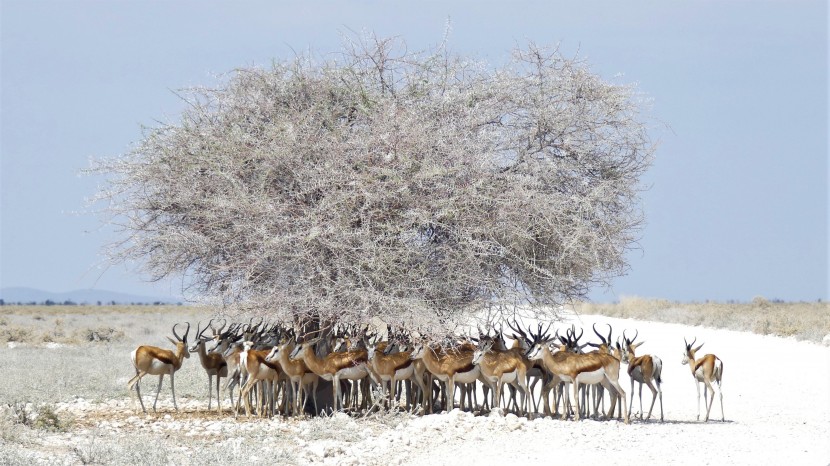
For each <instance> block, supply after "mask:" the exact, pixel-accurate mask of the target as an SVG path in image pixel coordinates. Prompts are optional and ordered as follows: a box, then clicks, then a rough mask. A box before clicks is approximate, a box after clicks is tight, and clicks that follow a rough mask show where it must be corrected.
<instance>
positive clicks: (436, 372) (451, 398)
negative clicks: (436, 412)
mask: <svg viewBox="0 0 830 466" xmlns="http://www.w3.org/2000/svg"><path fill="white" fill-rule="evenodd" d="M474 351H475V348H474V347H473V346H472V345H466V344H463V345H458V346H456V347H454V348H448V349H446V350H445V351H441V350H440V349H434V348H432V347H431V346H429V345H428V344H424V343H418V344H416V345H415V347H414V349H413V350H412V354H411V355H410V356H409V357H410V358H411V359H413V360H422V361H423V362H424V367H426V369H427V371H428V372H430V373H431V374H432V375H433V376H434V377H435V378H436V379H438V380H440V381H441V382H444V384H445V386H446V389H445V390H444V394H445V396H446V402H447V404H446V407H447V408H446V409H447V411H450V410H452V409H453V408H454V407H455V385H456V384H466V383H475V382H476V381H477V380H479V379H480V378H481V369H480V368H479V367H478V366H476V365H475V364H473V353H474ZM464 399H465V396H464V393H462V394H461V409H462V410H463V409H464ZM472 409H473V407H470V410H472Z"/></svg>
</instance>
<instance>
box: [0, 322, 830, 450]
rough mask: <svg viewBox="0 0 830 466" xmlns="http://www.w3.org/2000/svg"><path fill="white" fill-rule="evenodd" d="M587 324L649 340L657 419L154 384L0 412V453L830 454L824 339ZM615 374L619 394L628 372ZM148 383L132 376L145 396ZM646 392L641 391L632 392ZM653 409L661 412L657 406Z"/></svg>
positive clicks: (829, 358)
mask: <svg viewBox="0 0 830 466" xmlns="http://www.w3.org/2000/svg"><path fill="white" fill-rule="evenodd" d="M594 322H599V323H600V324H602V323H605V322H607V323H610V324H612V325H613V327H614V328H615V334H616V332H621V330H622V329H624V328H627V329H632V330H633V329H634V328H636V329H638V330H639V333H640V339H641V340H643V341H646V343H645V344H644V345H643V346H642V347H641V351H642V352H648V353H652V354H657V355H659V356H660V357H661V358H662V360H663V364H664V370H663V380H664V384H663V390H664V399H663V403H664V409H665V418H666V422H664V423H660V422H659V421H655V420H654V419H652V421H650V422H643V421H640V420H638V419H633V420H632V424H631V425H625V424H623V423H622V422H619V421H616V420H612V421H596V420H583V421H580V422H574V421H561V420H558V419H550V418H538V419H534V420H527V419H524V418H520V417H516V416H513V415H511V414H508V415H506V416H503V415H499V414H496V415H490V416H473V415H472V414H468V413H462V412H459V411H457V410H455V411H453V412H450V413H446V414H441V415H432V416H425V417H416V416H410V415H408V414H405V413H404V414H396V415H390V414H384V415H376V416H372V417H370V418H352V417H349V416H346V415H343V414H340V415H335V416H333V417H321V418H315V419H303V420H296V419H289V420H286V419H282V418H275V419H270V420H258V419H254V420H246V419H244V417H240V418H239V419H234V418H233V417H232V416H231V415H229V414H224V415H221V416H219V415H217V414H215V413H206V412H205V408H206V403H205V401H204V399H202V398H197V397H194V396H189V395H186V394H183V395H180V396H179V397H178V402H179V407H180V408H181V409H182V411H181V412H179V413H176V412H175V411H173V409H172V402H171V400H170V398H169V386H168V385H167V384H165V386H164V388H163V390H162V397H161V398H160V400H159V404H160V412H159V413H158V414H150V415H143V414H140V412H139V411H138V410H136V409H135V406H134V403H135V402H134V401H133V400H131V399H130V398H129V397H127V395H126V392H124V395H123V396H121V397H116V398H111V399H105V400H99V401H89V400H85V399H75V400H72V401H65V402H60V403H55V404H54V406H55V410H56V411H57V412H58V414H59V416H61V418H64V419H68V420H69V421H68V422H67V424H68V425H69V427H68V430H67V431H66V432H51V431H48V430H44V429H35V428H27V427H23V426H20V425H10V424H2V425H0V427H2V428H3V429H4V431H3V432H2V435H0V447H1V448H0V464H23V463H27V464H83V463H96V462H97V463H99V464H206V463H229V462H238V463H240V464H311V463H323V464H379V465H380V464H425V465H426V464H477V465H481V464H504V463H505V462H510V463H511V464H512V463H514V462H515V461H517V460H519V461H523V462H525V464H540V463H542V462H544V463H550V462H554V461H555V462H563V463H568V462H572V461H578V463H579V464H586V463H587V464H590V463H598V462H603V463H607V462H611V464H658V463H659V464H667V463H668V464H695V465H701V464H794V465H795V464H798V465H810V464H815V465H822V466H823V465H826V464H828V463H830V445H829V444H828V442H827V439H828V438H830V348H828V347H824V346H821V345H818V344H814V343H807V342H802V341H796V340H794V339H784V338H778V337H770V336H761V335H755V334H750V333H742V332H734V331H727V330H716V329H708V328H701V327H688V326H682V325H674V324H663V323H654V322H644V321H634V320H622V319H612V318H606V317H599V316H581V318H577V319H576V324H577V325H581V326H583V327H585V328H586V329H587V330H586V338H587V337H588V334H592V332H591V331H590V326H591V324H592V323H594ZM630 332H631V330H629V335H630ZM592 336H593V335H592ZM695 336H696V337H697V338H698V343H700V342H705V345H704V346H703V348H702V350H701V353H706V352H707V351H708V352H714V353H716V354H717V355H718V356H719V357H720V358H721V359H722V360H723V361H724V381H723V393H724V411H725V414H726V420H727V421H726V422H721V421H720V405H719V403H718V401H717V399H716V400H715V402H714V406H713V408H712V416H711V417H712V418H713V419H716V421H712V420H710V422H708V423H703V422H699V421H697V420H696V419H695V417H696V390H695V384H694V382H693V379H692V376H691V374H690V371H689V368H688V366H683V365H681V364H680V360H681V356H682V354H681V352H682V349H683V337H687V338H689V340H690V341H691V339H692V338H694V337H695ZM3 351H15V350H3ZM2 356H3V353H2V352H0V357H2ZM0 364H2V359H0ZM186 364H195V365H198V360H194V359H192V358H191V360H190V361H187V362H186ZM624 367H625V366H623V369H624ZM623 372H624V370H623ZM621 381H622V386H623V388H624V389H625V391H626V392H627V395H628V396H629V397H630V396H631V394H632V393H631V389H630V388H631V387H630V385H629V382H628V378H627V375H625V374H623V375H622V376H621ZM154 385H155V382H154V381H150V382H145V383H144V384H143V393H144V395H145V404H147V406H148V407H149V406H150V404H152V398H151V395H152V394H153V393H154V392H155V389H154V388H155V387H154ZM178 393H179V390H177V394H178ZM650 400H651V395H650V393H649V392H648V389H646V390H645V393H644V394H643V401H644V402H645V403H649V402H650ZM148 403H149V404H148ZM136 406H137V404H136ZM654 409H655V416H656V417H657V418H658V419H659V404H658V405H656V406H655V408H654ZM634 411H635V412H638V411H639V409H638V402H637V400H635V402H634Z"/></svg>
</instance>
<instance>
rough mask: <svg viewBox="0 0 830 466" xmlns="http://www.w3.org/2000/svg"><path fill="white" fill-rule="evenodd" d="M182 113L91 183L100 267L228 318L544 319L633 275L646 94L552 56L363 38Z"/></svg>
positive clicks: (430, 322)
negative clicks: (487, 57) (164, 286)
mask: <svg viewBox="0 0 830 466" xmlns="http://www.w3.org/2000/svg"><path fill="white" fill-rule="evenodd" d="M184 98H185V100H186V102H187V104H188V106H187V108H186V109H185V110H184V111H183V113H182V115H181V121H179V122H177V123H171V124H165V125H162V126H160V127H156V128H152V129H149V130H148V131H147V132H146V133H145V135H144V138H143V140H142V141H140V143H139V144H137V146H136V148H135V149H134V150H133V151H132V152H130V153H128V154H126V155H123V156H121V157H118V158H112V159H105V160H101V161H98V162H97V165H96V166H95V167H94V168H93V171H97V172H102V173H105V174H107V175H108V180H109V181H108V184H107V185H106V187H105V188H104V189H103V190H102V191H101V192H100V193H99V197H98V199H99V200H103V201H105V202H106V203H107V204H106V207H105V209H104V211H105V212H106V213H107V214H108V221H109V222H111V223H114V224H116V225H119V226H121V227H123V230H122V231H123V233H124V236H123V237H122V238H121V241H119V242H118V243H117V244H114V245H112V248H111V249H110V251H109V253H110V257H111V258H112V259H113V260H115V261H132V260H138V261H140V262H141V263H143V264H145V265H146V271H147V272H149V273H150V274H151V275H152V277H154V278H155V279H161V278H164V277H168V276H171V275H179V274H181V275H183V276H184V277H185V281H186V284H187V289H188V292H189V293H191V294H194V295H196V296H199V297H202V298H204V297H207V298H213V299H217V300H220V301H221V302H222V303H223V304H224V305H225V306H226V307H227V308H228V309H245V310H248V311H253V312H259V313H262V314H266V315H269V316H272V317H279V318H292V317H293V318H295V319H296V318H308V317H311V318H315V319H320V320H323V321H335V322H349V323H363V322H367V321H368V320H369V319H370V318H371V317H373V316H378V317H380V318H382V319H383V320H385V321H386V322H389V323H393V324H400V325H404V326H407V327H409V328H419V329H421V330H422V331H430V332H436V333H438V332H443V331H447V330H451V329H452V328H453V327H454V326H455V325H457V324H458V323H459V322H460V321H463V320H464V319H466V318H467V317H469V316H470V315H472V314H474V313H476V312H478V311H480V310H481V309H484V308H489V309H491V310H493V309H495V310H497V311H496V312H494V313H490V318H491V319H494V318H498V317H499V316H500V314H499V311H498V310H501V312H502V313H503V312H512V311H508V309H512V306H515V305H516V304H517V303H519V304H522V305H524V306H530V307H532V308H536V309H540V310H542V311H541V312H546V311H544V309H553V307H552V305H556V304H559V303H562V302H563V301H566V300H570V299H573V298H579V297H583V296H584V295H585V294H586V293H587V291H588V290H589V288H590V287H591V286H593V285H597V284H604V283H607V282H608V280H609V279H610V278H612V277H614V276H617V275H619V274H621V273H624V271H625V268H626V263H625V260H624V252H625V251H626V249H627V248H628V247H630V246H631V244H632V243H633V242H634V241H635V240H636V235H637V233H638V231H639V228H640V226H641V224H642V214H641V211H640V210H639V206H638V194H639V192H640V190H641V185H640V182H639V179H640V177H641V175H642V174H643V172H644V171H645V170H646V169H647V167H648V166H649V164H650V161H651V157H652V153H653V146H652V145H651V143H650V142H649V139H648V136H647V132H646V129H645V126H644V124H643V123H642V122H641V121H640V115H639V113H638V112H639V102H638V101H637V95H636V94H635V90H634V88H633V87H632V86H621V85H613V84H609V83H607V82H604V81H602V80H601V79H600V78H598V77H597V76H596V75H594V74H592V73H591V72H590V71H589V70H588V68H587V66H586V65H585V64H584V63H582V62H580V61H578V60H575V59H566V58H563V56H562V55H561V54H560V53H559V52H558V51H557V50H546V49H543V48H540V47H536V46H534V45H530V46H528V47H527V48H525V49H518V50H515V51H514V53H513V55H512V60H511V61H510V63H509V64H507V65H505V66H503V67H500V68H493V67H488V66H486V65H484V64H482V63H479V62H474V61H469V60H466V59H464V58H463V57H460V56H456V55H453V54H451V53H449V52H447V51H446V49H444V48H443V47H438V48H436V49H434V50H430V51H428V52H421V53H412V52H409V51H407V50H406V49H405V46H404V45H403V44H402V43H401V42H399V41H396V40H394V39H377V38H374V37H373V38H370V39H367V40H362V41H357V42H347V43H346V46H345V47H344V50H343V52H342V54H339V55H337V58H336V59H334V60H315V59H313V58H312V57H310V56H302V57H298V58H296V59H294V60H293V61H286V62H278V63H275V64H273V65H272V67H271V68H270V69H258V68H247V69H240V70H236V71H235V72H233V73H232V74H230V75H229V77H227V78H226V79H225V80H224V81H223V82H222V85H221V87H218V88H197V89H191V90H189V91H188V92H187V94H186V95H185V96H184ZM547 312H555V311H550V310H549V311H547Z"/></svg>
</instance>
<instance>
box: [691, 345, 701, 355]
mask: <svg viewBox="0 0 830 466" xmlns="http://www.w3.org/2000/svg"><path fill="white" fill-rule="evenodd" d="M701 346H703V343H701V344H700V345H699V346H698V347H697V348H695V349H693V350H692V351H694V352H695V353H697V351H698V350H699V349H700V347H701Z"/></svg>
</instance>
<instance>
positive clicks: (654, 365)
mask: <svg viewBox="0 0 830 466" xmlns="http://www.w3.org/2000/svg"><path fill="white" fill-rule="evenodd" d="M639 334H640V332H637V333H635V334H634V338H631V339H629V338H628V337H626V336H625V332H623V345H620V344H619V343H617V345H618V348H619V350H620V352H621V353H622V362H623V363H625V364H628V377H629V378H630V379H631V403H630V404H629V405H628V411H629V412H631V408H633V407H634V382H638V383H639V384H640V419H642V418H643V384H646V385H647V386H648V388H649V390H651V407H650V408H649V409H648V416H646V421H648V420H649V419H651V412H652V410H654V402H655V401H657V397H658V396H659V397H660V422H663V389H662V388H661V387H660V386H661V385H662V384H663V380H662V379H661V377H660V376H661V375H662V373H663V361H661V360H660V358H658V357H657V356H652V355H649V354H644V355H642V356H637V355H635V354H634V351H635V350H636V349H637V348H639V347H640V345H642V344H643V343H645V342H644V341H641V342H639V343H634V341H636V340H637V336H638V335H639ZM652 382H654V383H652ZM654 385H657V388H655V387H654Z"/></svg>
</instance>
